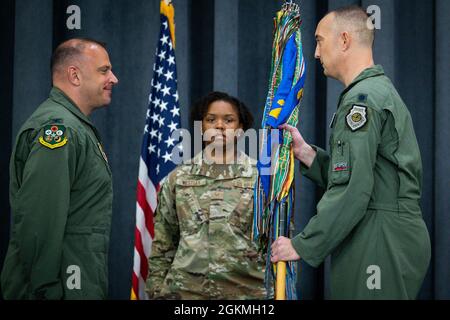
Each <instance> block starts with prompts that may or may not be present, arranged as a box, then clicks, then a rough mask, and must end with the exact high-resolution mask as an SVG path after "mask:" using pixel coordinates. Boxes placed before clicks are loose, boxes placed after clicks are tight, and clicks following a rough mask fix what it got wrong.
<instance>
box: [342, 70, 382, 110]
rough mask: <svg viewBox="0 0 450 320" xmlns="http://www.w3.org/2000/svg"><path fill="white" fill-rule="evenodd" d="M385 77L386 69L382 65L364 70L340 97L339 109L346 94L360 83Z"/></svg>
mask: <svg viewBox="0 0 450 320" xmlns="http://www.w3.org/2000/svg"><path fill="white" fill-rule="evenodd" d="M383 75H384V69H383V67H382V66H381V65H374V66H373V67H370V68H367V69H364V71H363V72H361V73H360V74H359V75H358V76H357V77H356V78H355V79H354V80H353V81H352V83H350V84H349V85H348V87H347V88H345V89H344V91H342V93H341V95H340V97H339V103H338V108H339V106H340V105H341V102H342V99H343V98H344V96H345V94H346V93H347V92H349V91H350V90H351V89H352V88H353V87H354V86H355V85H356V84H358V83H360V82H361V81H363V80H366V79H368V78H373V77H379V76H383Z"/></svg>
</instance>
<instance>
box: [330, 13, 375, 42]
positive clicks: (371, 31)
mask: <svg viewBox="0 0 450 320" xmlns="http://www.w3.org/2000/svg"><path fill="white" fill-rule="evenodd" d="M331 13H334V15H335V17H336V21H337V23H338V24H341V25H347V26H350V25H351V26H352V27H354V30H353V31H354V32H356V33H357V35H358V38H359V42H360V43H361V44H362V45H365V46H370V47H372V46H373V43H374V40H375V28H369V27H368V24H367V23H368V21H369V19H370V17H369V15H368V14H367V12H366V11H365V10H364V9H363V8H361V7H360V6H357V5H350V6H345V7H342V8H338V9H336V10H332V11H330V12H329V13H328V14H331Z"/></svg>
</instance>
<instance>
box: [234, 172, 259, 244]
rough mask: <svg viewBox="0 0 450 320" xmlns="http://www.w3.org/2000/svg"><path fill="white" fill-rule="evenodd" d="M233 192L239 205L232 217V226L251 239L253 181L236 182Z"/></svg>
mask: <svg viewBox="0 0 450 320" xmlns="http://www.w3.org/2000/svg"><path fill="white" fill-rule="evenodd" d="M233 187H234V188H233V190H234V192H235V195H236V200H237V204H236V206H235V207H234V209H233V212H232V214H231V216H230V224H231V225H232V226H234V227H236V228H238V229H240V230H241V231H242V233H243V234H244V235H246V236H248V237H250V231H251V226H252V222H253V190H254V182H253V181H242V180H235V181H234V182H233Z"/></svg>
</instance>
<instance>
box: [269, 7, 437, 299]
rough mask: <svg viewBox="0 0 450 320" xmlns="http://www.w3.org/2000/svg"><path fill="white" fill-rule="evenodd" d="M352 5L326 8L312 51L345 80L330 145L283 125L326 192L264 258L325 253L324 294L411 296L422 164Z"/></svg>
mask: <svg viewBox="0 0 450 320" xmlns="http://www.w3.org/2000/svg"><path fill="white" fill-rule="evenodd" d="M367 22H368V16H367V14H366V12H365V11H364V10H363V9H361V8H359V7H355V6H351V7H346V8H342V9H338V10H336V11H333V12H331V13H329V14H328V15H326V16H325V17H324V18H323V19H322V20H321V22H320V23H319V25H318V27H317V30H316V39H317V48H316V53H315V56H316V58H317V59H320V62H321V63H322V65H323V68H324V73H325V75H326V76H328V77H332V78H335V79H337V80H339V81H340V82H342V83H343V84H344V85H345V89H344V91H343V92H342V94H341V96H340V100H339V105H338V109H337V111H336V114H335V116H334V118H333V121H332V124H331V126H332V134H331V137H330V153H329V154H328V153H326V152H325V151H324V150H322V149H320V148H318V147H315V146H310V145H308V144H307V143H306V142H305V141H304V140H303V138H302V136H301V135H300V133H299V132H298V130H297V129H296V128H293V127H289V126H286V125H284V126H282V127H281V128H282V129H286V130H289V131H290V132H291V133H292V136H293V139H294V142H293V148H294V153H295V157H296V158H297V159H299V160H300V161H301V170H302V173H303V174H304V175H306V176H307V177H309V178H311V179H312V180H313V181H315V182H316V183H317V184H318V185H319V186H321V187H323V188H324V189H325V190H326V192H325V194H324V195H323V197H322V199H321V200H320V202H319V204H318V205H317V214H316V215H315V216H314V217H313V218H311V220H310V221H309V223H308V225H307V226H306V227H305V229H304V230H303V232H301V233H300V234H298V235H297V236H296V237H294V238H293V239H292V240H290V239H287V238H279V239H278V240H277V241H275V242H274V244H273V246H272V249H273V252H272V257H271V260H272V261H273V262H276V261H279V260H282V261H283V260H284V261H291V260H298V259H300V257H301V258H302V259H304V260H305V261H306V262H307V263H308V264H310V265H311V266H313V267H317V266H319V265H320V264H321V263H322V262H323V261H324V259H325V258H326V257H327V256H328V255H329V254H331V285H330V288H331V298H332V299H415V298H416V297H417V295H418V292H419V290H420V287H421V285H422V282H423V279H424V277H425V274H426V272H427V269H428V265H429V262H430V252H431V249H430V239H429V234H428V230H427V228H426V225H425V223H424V221H423V218H422V213H421V209H420V206H419V201H420V197H421V179H422V165H421V157H420V151H419V147H418V143H417V140H416V136H415V133H414V129H413V123H412V120H411V116H410V113H409V111H408V109H407V108H406V106H405V104H404V102H403V101H402V99H401V98H400V96H399V94H398V93H397V91H396V89H395V88H394V86H393V84H392V83H391V81H390V80H389V79H388V78H387V77H386V76H385V75H384V71H383V68H382V67H381V66H378V65H377V66H375V65H374V62H373V55H372V47H373V41H374V31H373V28H369V27H367V26H368V24H367Z"/></svg>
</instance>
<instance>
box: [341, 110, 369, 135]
mask: <svg viewBox="0 0 450 320" xmlns="http://www.w3.org/2000/svg"><path fill="white" fill-rule="evenodd" d="M346 119H347V125H348V126H349V127H350V129H351V130H352V131H356V130H358V129H361V128H362V127H364V125H365V124H366V123H367V107H365V106H360V105H357V104H355V105H353V108H352V109H351V110H350V112H349V114H348V115H347V118H346Z"/></svg>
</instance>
